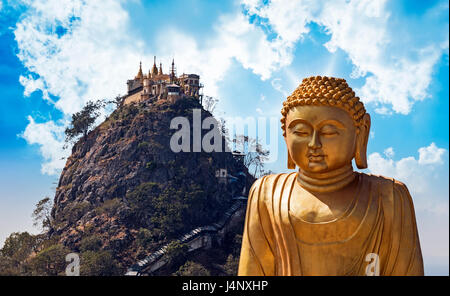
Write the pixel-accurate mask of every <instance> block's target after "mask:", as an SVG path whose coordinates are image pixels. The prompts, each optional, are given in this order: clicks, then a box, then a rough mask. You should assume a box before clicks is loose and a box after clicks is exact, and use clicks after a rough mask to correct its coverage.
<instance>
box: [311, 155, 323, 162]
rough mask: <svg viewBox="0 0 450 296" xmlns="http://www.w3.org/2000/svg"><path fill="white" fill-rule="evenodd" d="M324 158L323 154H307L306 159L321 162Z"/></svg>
mask: <svg viewBox="0 0 450 296" xmlns="http://www.w3.org/2000/svg"><path fill="white" fill-rule="evenodd" d="M324 158H325V155H323V154H308V160H309V161H311V162H321V161H323V160H324Z"/></svg>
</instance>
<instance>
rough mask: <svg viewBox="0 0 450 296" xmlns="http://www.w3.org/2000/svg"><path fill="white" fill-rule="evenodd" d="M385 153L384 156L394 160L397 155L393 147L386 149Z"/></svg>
mask: <svg viewBox="0 0 450 296" xmlns="http://www.w3.org/2000/svg"><path fill="white" fill-rule="evenodd" d="M383 153H384V155H386V156H387V158H392V157H394V155H395V152H394V148H392V147H389V148H386V149H384V152H383Z"/></svg>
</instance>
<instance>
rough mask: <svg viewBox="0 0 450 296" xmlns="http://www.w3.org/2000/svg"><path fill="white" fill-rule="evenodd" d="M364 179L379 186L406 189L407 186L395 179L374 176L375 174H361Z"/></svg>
mask: <svg viewBox="0 0 450 296" xmlns="http://www.w3.org/2000/svg"><path fill="white" fill-rule="evenodd" d="M359 174H360V175H361V176H363V178H365V179H366V180H367V181H369V182H371V183H373V184H377V185H379V186H383V187H386V186H389V187H394V188H402V187H404V188H406V185H405V184H404V183H402V182H400V181H399V180H396V179H394V178H390V177H385V176H381V175H374V174H365V173H359Z"/></svg>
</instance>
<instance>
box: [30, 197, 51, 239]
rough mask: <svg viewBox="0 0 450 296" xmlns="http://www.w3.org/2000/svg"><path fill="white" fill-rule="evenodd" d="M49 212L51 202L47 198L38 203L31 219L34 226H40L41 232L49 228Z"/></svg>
mask: <svg viewBox="0 0 450 296" xmlns="http://www.w3.org/2000/svg"><path fill="white" fill-rule="evenodd" d="M51 210H52V202H51V200H50V198H49V197H45V198H43V199H41V200H40V201H38V203H37V204H36V208H35V209H34V211H33V213H32V214H31V217H32V218H33V225H34V226H41V228H42V230H44V231H47V230H49V229H50V227H51V215H50V213H51Z"/></svg>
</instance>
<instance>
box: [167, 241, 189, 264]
mask: <svg viewBox="0 0 450 296" xmlns="http://www.w3.org/2000/svg"><path fill="white" fill-rule="evenodd" d="M188 249H189V247H188V246H187V245H186V244H183V243H180V242H179V241H173V242H171V243H169V245H168V246H167V250H166V256H167V259H168V261H167V263H168V264H169V265H180V264H182V262H183V260H184V258H186V254H187V252H188Z"/></svg>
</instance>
